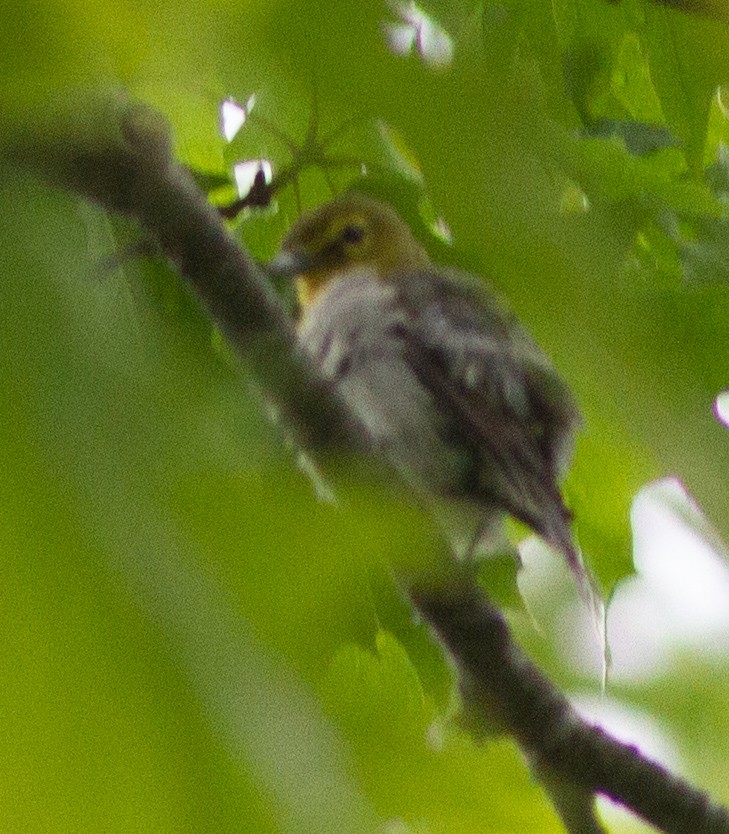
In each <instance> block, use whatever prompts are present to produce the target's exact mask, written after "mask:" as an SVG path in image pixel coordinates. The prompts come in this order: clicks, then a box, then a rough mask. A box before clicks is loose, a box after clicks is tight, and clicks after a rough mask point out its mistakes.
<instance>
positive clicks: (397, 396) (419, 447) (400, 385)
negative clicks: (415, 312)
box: [299, 268, 457, 491]
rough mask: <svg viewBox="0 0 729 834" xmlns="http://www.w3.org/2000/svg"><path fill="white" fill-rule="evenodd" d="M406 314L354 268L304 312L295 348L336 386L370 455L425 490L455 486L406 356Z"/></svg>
mask: <svg viewBox="0 0 729 834" xmlns="http://www.w3.org/2000/svg"><path fill="white" fill-rule="evenodd" d="M404 325H405V312H404V310H403V309H402V308H401V306H400V304H399V303H398V296H397V290H396V288H395V287H394V286H393V285H392V284H388V283H387V282H383V281H380V280H378V279H377V277H376V276H375V273H374V271H372V270H367V269H361V268H355V269H353V270H350V271H349V272H347V273H345V274H344V275H342V276H341V277H340V278H338V279H335V280H334V281H332V282H331V284H330V285H329V286H328V287H327V288H326V289H325V290H324V291H322V293H321V294H320V296H319V297H318V298H317V300H316V302H315V303H314V304H313V305H312V306H311V307H310V308H309V309H308V310H307V312H306V315H305V317H304V319H303V321H302V322H301V324H300V327H299V340H300V343H301V345H302V346H303V348H304V349H305V350H306V351H307V353H309V354H310V355H311V356H312V357H313V359H314V360H315V362H316V364H317V366H318V368H319V370H320V373H321V374H322V376H324V377H325V378H327V379H329V380H331V381H332V382H334V384H335V385H336V386H337V390H338V391H339V392H340V394H341V395H342V396H343V397H344V399H345V400H346V401H347V403H348V405H349V407H350V408H351V409H352V411H353V412H354V414H355V416H356V417H357V418H358V419H359V420H360V422H361V423H362V425H363V427H364V429H365V431H366V432H367V434H368V436H369V440H370V443H371V445H372V446H373V448H374V449H376V450H378V451H382V452H384V453H385V454H387V455H388V456H389V457H390V459H391V460H392V462H393V463H394V464H395V465H396V466H398V468H400V469H401V470H402V472H403V474H404V475H405V476H406V477H408V478H409V479H413V480H415V481H417V482H419V483H421V484H422V485H427V486H428V488H429V489H430V490H435V491H441V490H443V491H447V490H448V487H449V485H450V484H451V483H453V482H454V481H455V479H456V478H457V472H456V464H457V460H456V455H455V454H454V450H453V449H451V448H449V447H448V446H447V444H446V442H445V441H444V437H443V435H442V433H441V430H442V428H443V425H442V420H441V419H440V418H439V416H438V413H437V411H436V409H435V406H434V403H433V402H432V399H431V395H430V393H429V392H428V391H427V390H426V389H425V388H424V387H423V386H422V385H421V384H420V382H419V381H418V379H417V377H416V376H415V374H414V373H413V371H412V369H411V368H410V366H409V365H408V363H407V361H406V359H405V356H404V347H405V342H404V333H405V327H404Z"/></svg>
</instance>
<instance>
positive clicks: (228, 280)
mask: <svg viewBox="0 0 729 834" xmlns="http://www.w3.org/2000/svg"><path fill="white" fill-rule="evenodd" d="M81 123H83V125H84V127H83V129H81V130H79V124H81ZM49 125H50V127H49ZM102 125H103V126H105V127H104V128H103V129H102V127H101V126H102ZM2 154H3V156H4V158H5V159H6V160H7V161H11V162H13V163H16V164H17V163H20V164H23V165H25V166H26V167H30V168H31V169H32V170H33V171H35V173H36V174H38V175H40V176H42V177H43V178H44V179H45V180H46V181H48V182H51V183H53V184H55V185H57V186H61V187H63V188H65V189H68V190H71V191H73V192H75V193H78V194H81V195H83V196H84V197H87V198H89V199H92V200H94V201H95V202H97V203H99V204H100V205H101V206H103V207H105V208H107V209H109V210H111V211H117V212H123V213H124V214H127V215H129V216H131V217H133V218H136V220H137V221H138V222H139V224H140V225H141V227H142V229H143V231H144V233H145V234H147V235H150V236H152V237H153V238H154V239H155V240H156V241H157V242H158V243H159V246H160V249H161V251H162V252H163V253H164V255H165V256H166V257H167V258H169V260H170V261H171V262H172V263H174V264H175V266H176V267H177V269H178V271H179V273H180V275H181V276H182V277H183V278H184V279H185V280H186V281H187V282H188V283H189V284H190V286H191V287H192V288H193V289H194V291H195V292H196V294H197V295H198V296H199V297H200V299H201V301H202V302H203V304H204V305H205V307H206V308H207V310H208V312H209V314H210V315H211V317H212V318H213V320H214V321H215V322H216V324H217V325H218V327H219V328H220V329H221V330H222V332H223V333H224V334H225V335H226V337H227V338H228V339H229V340H230V342H231V343H232V345H233V346H234V347H235V348H236V350H237V351H238V353H239V354H240V356H241V357H242V359H243V360H244V361H245V363H246V365H248V366H249V367H250V368H251V369H252V370H253V371H254V373H256V374H257V375H258V377H259V379H260V380H261V381H262V383H263V385H264V387H265V391H266V394H267V395H268V396H270V397H271V398H272V400H273V402H274V403H275V404H276V405H277V407H278V408H279V409H280V410H281V412H282V415H283V418H284V420H285V421H287V423H288V424H289V425H290V426H291V427H292V428H293V430H294V432H295V434H296V437H297V439H298V440H299V442H301V443H302V444H303V445H304V447H305V448H308V449H313V450H314V451H315V452H319V453H320V454H322V453H326V452H329V451H333V450H342V451H345V450H346V451H352V450H353V449H355V448H356V446H357V437H358V433H357V431H356V421H355V420H354V418H353V417H352V415H351V414H350V413H349V412H348V410H347V408H346V406H345V405H344V403H343V402H341V401H339V400H338V399H337V398H336V396H335V395H333V393H332V392H331V391H330V390H329V389H328V388H327V387H326V386H325V385H324V384H323V383H322V381H321V380H320V379H319V378H318V377H317V376H316V374H315V373H314V371H313V369H312V368H311V367H310V366H309V365H308V363H307V362H306V360H305V359H304V358H303V357H302V356H301V355H300V354H299V353H298V352H297V351H296V350H295V340H294V335H293V330H292V326H291V323H290V321H289V320H288V318H287V316H286V314H285V312H284V311H283V310H282V307H281V305H280V303H279V301H278V299H277V297H276V296H275V294H274V293H273V292H271V290H270V289H269V287H268V285H267V283H266V280H265V276H264V275H263V274H262V273H261V270H260V268H259V267H258V266H257V265H256V263H255V262H254V261H253V260H252V259H251V258H250V257H249V256H248V255H247V253H245V252H244V251H242V250H241V248H240V247H239V245H238V244H237V243H236V242H235V241H234V240H233V238H232V237H231V236H230V235H229V234H228V232H227V230H226V229H225V228H224V227H223V225H222V223H221V219H220V217H219V215H218V212H216V211H215V209H213V208H211V207H210V206H209V205H208V203H207V201H206V199H205V197H204V196H203V195H202V194H201V193H200V192H199V190H198V189H197V188H196V186H195V185H194V183H193V181H192V179H191V177H190V175H189V174H188V173H187V172H186V171H185V170H184V169H183V168H182V167H181V166H180V165H179V164H177V163H176V162H175V161H174V159H173V157H172V153H171V150H170V142H169V138H168V133H167V128H166V126H165V125H164V124H163V123H162V122H161V121H160V117H158V116H157V115H156V114H155V113H153V112H152V111H150V110H149V109H147V108H145V107H140V106H131V105H129V104H128V103H127V102H126V101H125V100H121V99H118V98H117V99H113V98H112V99H102V100H101V102H100V103H97V106H96V108H95V109H92V110H91V111H86V112H83V113H80V112H79V111H78V108H77V106H76V104H75V102H74V107H73V111H72V117H71V118H68V119H66V121H65V122H64V119H62V118H59V114H58V113H57V112H54V113H53V114H52V116H51V117H50V121H49V122H48V123H46V124H41V125H39V124H38V123H36V124H31V125H29V126H27V129H26V130H25V131H18V130H16V131H15V133H14V135H13V136H12V137H11V141H8V142H6V143H4V146H3V150H2ZM443 574H444V575H442V576H440V578H439V579H437V580H436V579H434V578H433V577H430V579H426V578H425V577H419V578H416V579H415V580H412V579H411V580H410V581H409V582H408V592H409V595H410V597H411V599H412V601H413V604H414V605H415V607H416V608H417V609H418V610H419V611H420V612H421V614H422V615H423V617H425V619H426V620H427V621H428V622H429V623H430V625H431V626H432V628H433V629H434V630H435V632H436V633H437V634H438V636H439V637H440V639H441V640H442V642H443V644H444V646H445V647H446V649H447V650H448V652H449V654H450V655H451V657H452V659H453V661H454V662H455V665H456V667H457V669H458V672H459V677H460V685H461V691H462V694H463V697H464V701H465V703H466V706H467V708H468V709H469V710H470V711H471V712H472V713H475V714H477V715H478V716H479V717H480V719H481V720H482V721H483V722H484V723H493V722H496V723H497V724H498V725H499V726H500V727H501V728H502V729H504V730H506V731H507V732H509V733H510V734H511V735H513V736H514V738H515V739H516V741H517V742H518V743H519V744H520V745H521V747H522V748H523V749H524V751H525V752H526V754H527V756H528V757H529V759H530V760H531V761H532V762H533V763H534V766H535V769H536V771H537V773H538V774H540V778H542V779H543V781H544V782H545V785H546V786H547V788H548V790H550V793H552V794H553V795H557V796H561V797H564V795H565V794H564V792H563V791H561V790H559V791H555V790H553V789H554V786H555V784H557V783H559V782H560V781H561V782H563V784H565V785H567V786H572V787H573V788H574V796H576V797H577V801H576V802H574V803H572V805H570V804H569V803H567V802H563V803H561V804H562V805H563V806H564V807H560V808H559V810H560V813H561V814H562V816H563V819H564V820H565V824H566V825H567V826H568V828H569V830H570V831H572V832H587V831H593V832H596V831H599V830H600V828H599V825H598V823H597V821H596V820H595V819H594V817H592V816H591V815H590V814H589V813H588V814H587V816H585V813H587V812H584V813H583V812H580V811H579V806H580V805H582V806H585V804H586V803H585V798H587V799H588V800H589V801H590V803H591V798H592V795H593V794H594V793H602V794H605V795H606V796H609V797H611V798H612V799H614V800H615V801H616V802H619V803H621V804H623V805H624V806H626V807H627V808H630V809H631V810H632V811H634V812H635V813H636V814H638V815H639V816H641V817H643V818H644V819H645V820H647V821H648V822H650V823H652V824H653V825H655V826H658V827H659V828H661V829H662V830H663V831H665V832H667V834H729V813H727V811H726V810H725V809H723V808H721V807H719V806H717V805H715V804H713V803H712V802H711V800H710V799H709V798H708V797H707V796H706V795H705V794H704V793H702V792H701V791H699V790H697V789H695V788H693V787H692V786H690V785H689V784H687V783H686V782H684V781H683V780H681V779H678V778H677V777H675V776H673V775H672V774H670V773H669V772H668V771H667V770H665V768H663V767H661V766H659V765H657V764H655V763H653V762H650V761H649V760H647V759H646V758H645V757H644V756H643V755H642V754H641V753H640V752H639V751H638V749H637V748H635V747H631V746H628V745H625V744H622V743H620V742H618V741H616V740H615V739H613V738H611V737H610V736H609V735H607V734H606V733H605V732H604V731H603V730H601V729H600V728H598V727H593V726H590V725H588V724H587V723H586V722H584V721H583V720H582V719H580V718H579V717H578V716H577V715H576V713H575V712H574V710H573V709H572V707H571V706H570V704H569V702H568V701H567V700H566V698H565V697H564V696H563V695H562V693H561V692H559V691H558V690H557V689H556V688H555V687H554V686H553V685H552V684H551V683H550V682H549V681H548V680H547V679H546V678H545V677H544V675H542V673H541V672H540V671H539V670H538V669H537V668H536V667H535V666H534V664H533V663H532V662H531V661H530V660H529V659H528V658H527V657H526V656H525V655H524V653H523V652H522V651H521V649H520V648H519V647H518V646H517V644H516V643H515V642H514V640H513V638H512V637H511V634H510V633H509V630H508V626H507V624H506V622H505V620H504V618H503V617H502V615H501V613H500V612H499V610H498V609H497V608H496V607H495V606H493V605H492V604H491V603H490V601H489V600H488V599H487V598H486V596H485V595H484V594H483V592H482V591H481V590H480V589H479V588H478V587H476V585H475V584H474V582H473V581H472V580H469V579H466V578H464V577H463V576H461V575H460V574H459V575H456V570H455V568H454V567H453V566H450V567H446V568H444V570H443ZM557 804H558V806H559V805H560V801H559V800H558V801H557ZM575 809H577V810H575ZM570 815H573V816H577V817H579V818H580V819H582V823H579V822H575V821H574V820H572V821H570V819H569V817H570ZM585 820H586V822H585Z"/></svg>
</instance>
